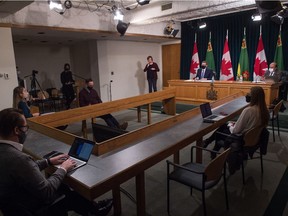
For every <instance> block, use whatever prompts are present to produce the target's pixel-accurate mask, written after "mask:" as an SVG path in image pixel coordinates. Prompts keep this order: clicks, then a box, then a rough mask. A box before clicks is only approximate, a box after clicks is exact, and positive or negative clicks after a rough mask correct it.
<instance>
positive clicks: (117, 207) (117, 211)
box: [112, 185, 121, 216]
mask: <svg viewBox="0 0 288 216" xmlns="http://www.w3.org/2000/svg"><path fill="white" fill-rule="evenodd" d="M112 196H113V206H114V215H115V216H118V215H121V195H120V186H119V185H118V186H117V187H115V188H113V189H112Z"/></svg>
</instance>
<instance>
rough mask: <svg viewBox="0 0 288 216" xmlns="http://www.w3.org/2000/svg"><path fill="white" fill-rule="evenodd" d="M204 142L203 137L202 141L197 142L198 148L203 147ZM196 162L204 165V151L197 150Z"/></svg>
mask: <svg viewBox="0 0 288 216" xmlns="http://www.w3.org/2000/svg"><path fill="white" fill-rule="evenodd" d="M202 140H203V138H202V137H201V139H199V140H196V146H200V147H202ZM196 162H197V163H202V151H201V149H196Z"/></svg>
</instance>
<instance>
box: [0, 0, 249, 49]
mask: <svg viewBox="0 0 288 216" xmlns="http://www.w3.org/2000/svg"><path fill="white" fill-rule="evenodd" d="M31 1H32V0H30V1H25V0H22V1H16V2H15V1H8V0H4V1H3V0H0V17H1V15H2V17H3V15H5V14H6V15H7V13H10V14H14V13H15V12H16V11H17V10H21V9H22V8H24V7H26V6H27V5H29V4H30V3H31ZM39 1H42V2H43V0H35V2H34V3H33V4H37V2H39ZM63 2H64V0H62V3H63ZM135 2H136V0H135V1H134V0H116V1H111V0H108V1H95V0H84V1H83V0H82V1H79V0H78V1H73V0H72V4H73V5H74V7H75V8H76V7H77V9H79V8H81V9H82V10H83V11H85V10H86V11H87V13H90V12H92V11H95V10H97V13H103V14H105V15H107V11H108V16H109V14H110V15H111V13H110V12H109V10H110V9H111V6H112V5H116V6H117V7H118V8H121V10H122V11H123V13H124V15H125V19H126V20H129V22H131V23H132V24H133V25H134V26H137V25H138V26H140V27H141V26H142V25H143V28H147V24H155V23H168V22H169V21H171V20H173V21H175V22H177V23H178V25H179V23H180V22H181V21H187V20H193V19H199V18H203V17H211V16H217V15H220V14H225V13H234V12H239V11H243V10H248V9H252V8H255V0H208V1H204V0H186V1H185V0H184V1H183V0H173V1H161V0H151V1H150V4H148V5H144V6H137V4H136V3H135ZM105 3H107V5H103V4H105ZM169 3H172V8H171V9H168V10H164V11H163V10H162V6H163V5H166V4H169ZM101 5H102V7H99V6H101ZM45 6H46V4H45ZM47 7H48V3H47ZM128 7H129V8H130V9H132V10H127V9H125V8H128ZM1 8H2V10H1ZM9 8H10V11H9ZM75 8H73V7H72V8H71V9H69V10H74V9H75ZM133 8H135V9H133ZM4 9H5V13H4V12H1V11H4ZM75 10H76V9H75ZM65 13H66V12H65ZM51 15H55V16H59V14H57V12H55V11H51ZM64 15H65V14H64ZM12 20H13V19H12ZM0 23H1V19H0ZM31 26H33V25H30V26H29V28H28V29H27V28H25V27H24V26H23V25H18V24H17V23H16V24H15V23H14V24H13V28H12V33H13V38H14V42H15V43H16V44H27V43H31V44H35V43H42V44H45V43H46V44H47V43H54V44H55V43H57V44H71V43H75V42H78V41H83V40H91V39H98V40H101V39H103V40H106V39H110V40H132V41H133V40H134V41H149V42H157V43H158V42H169V41H172V40H175V38H171V37H167V36H164V35H163V36H161V37H159V36H149V35H144V34H128V33H126V35H125V36H124V37H120V36H119V34H118V33H117V32H111V31H101V30H100V31H99V30H87V31H83V30H81V32H80V31H78V30H77V29H73V31H71V28H67V30H66V29H65V28H59V29H57V27H56V28H55V27H53V28H51V27H35V26H34V27H31ZM69 29H70V30H69ZM68 30H69V31H68ZM177 36H179V35H177Z"/></svg>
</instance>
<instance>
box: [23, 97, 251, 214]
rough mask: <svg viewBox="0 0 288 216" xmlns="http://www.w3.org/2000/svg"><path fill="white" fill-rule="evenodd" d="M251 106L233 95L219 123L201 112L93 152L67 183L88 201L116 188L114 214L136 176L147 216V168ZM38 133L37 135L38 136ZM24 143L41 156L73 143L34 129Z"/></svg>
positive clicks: (221, 108)
mask: <svg viewBox="0 0 288 216" xmlns="http://www.w3.org/2000/svg"><path fill="white" fill-rule="evenodd" d="M218 105H219V104H218ZM247 105H248V104H247V102H246V100H245V97H244V96H240V97H237V98H233V99H232V100H231V101H228V102H225V103H224V104H220V105H219V106H217V107H216V108H214V109H213V113H215V114H220V113H222V114H223V113H225V114H226V115H225V117H224V118H223V119H221V120H219V121H218V122H216V123H203V121H202V116H201V114H200V113H199V112H198V114H196V115H194V116H193V117H191V118H189V119H187V120H185V121H182V122H179V123H178V122H177V121H175V123H173V124H171V127H170V128H168V129H165V130H163V131H162V132H159V133H156V134H153V135H151V136H147V137H146V138H145V139H141V140H137V141H135V142H133V143H130V144H129V145H127V146H126V147H124V148H121V149H117V150H113V151H111V152H109V153H106V154H103V155H101V156H95V155H92V156H91V157H90V160H89V162H88V164H87V165H85V166H83V167H81V168H79V169H77V170H75V171H74V172H72V173H69V175H68V176H67V178H66V179H65V182H66V183H67V184H68V185H69V186H70V187H72V188H73V189H74V190H75V191H77V192H78V193H79V194H81V195H82V196H83V197H85V198H86V199H88V200H93V199H95V198H97V197H99V196H100V195H102V194H104V193H106V192H108V191H111V190H112V194H113V199H114V215H120V214H121V198H120V185H121V184H122V183H124V182H125V181H127V180H129V179H131V178H133V177H135V178H136V200H137V215H139V216H142V215H145V170H146V169H148V168H150V167H152V166H153V165H155V164H157V163H158V162H160V161H162V160H164V159H166V158H167V157H169V156H171V155H174V159H175V160H176V162H177V159H179V154H180V150H181V149H183V148H184V147H185V146H188V145H190V144H192V143H193V142H195V141H196V145H200V144H201V142H202V138H203V136H204V135H206V134H208V133H210V132H212V131H213V130H215V129H216V128H218V127H219V126H220V125H222V124H224V123H225V122H227V121H228V120H231V119H233V118H235V117H237V116H238V115H239V114H240V113H241V111H242V110H243V109H244V108H245V107H246V106H247ZM196 109H199V108H196ZM191 111H192V110H191ZM188 112H189V111H188ZM180 115H181V114H180ZM171 118H174V117H171ZM35 134H37V136H34V135H35ZM42 136H43V137H42ZM41 137H42V138H43V141H41V140H42V138H41ZM44 138H45V139H44ZM24 146H25V150H26V151H28V152H29V153H30V154H32V155H33V156H35V157H38V158H41V157H42V156H43V155H45V154H47V153H48V152H50V151H52V150H58V151H61V152H68V150H69V148H70V146H69V145H67V144H64V143H61V142H60V141H56V140H54V139H52V138H47V137H46V136H44V135H42V134H39V133H38V132H36V131H30V133H29V134H28V137H27V140H26V142H25V145H24ZM196 157H197V160H198V161H201V160H202V158H201V157H202V155H201V153H200V152H197V155H196ZM51 171H52V170H50V172H51ZM48 172H49V170H48Z"/></svg>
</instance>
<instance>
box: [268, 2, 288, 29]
mask: <svg viewBox="0 0 288 216" xmlns="http://www.w3.org/2000/svg"><path fill="white" fill-rule="evenodd" d="M287 17H288V9H287V7H286V6H284V7H283V8H282V10H280V11H278V12H277V14H275V15H273V16H271V20H272V21H273V22H275V23H277V24H279V25H282V24H283V22H284V18H287Z"/></svg>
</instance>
